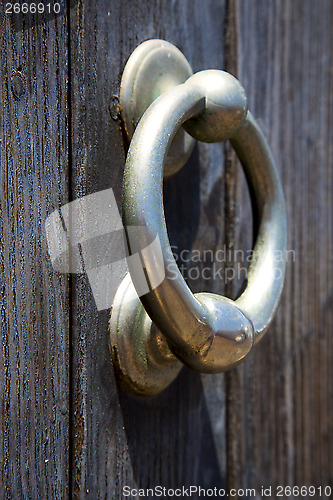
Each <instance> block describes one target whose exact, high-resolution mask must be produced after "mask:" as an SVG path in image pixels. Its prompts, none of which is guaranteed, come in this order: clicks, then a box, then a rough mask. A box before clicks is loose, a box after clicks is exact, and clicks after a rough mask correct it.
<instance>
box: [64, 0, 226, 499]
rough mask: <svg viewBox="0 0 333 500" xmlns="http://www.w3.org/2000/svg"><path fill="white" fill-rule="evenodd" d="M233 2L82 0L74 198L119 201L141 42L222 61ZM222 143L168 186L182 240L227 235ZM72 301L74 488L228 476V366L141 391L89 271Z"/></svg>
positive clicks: (75, 48) (109, 488)
mask: <svg viewBox="0 0 333 500" xmlns="http://www.w3.org/2000/svg"><path fill="white" fill-rule="evenodd" d="M224 9H225V7H224V3H223V2H218V1H213V0H209V1H208V2H206V7H205V9H202V5H201V3H200V2H199V1H193V0H191V1H183V2H154V3H151V2H147V1H146V0H145V1H139V2H124V1H114V2H111V3H110V2H107V1H101V2H98V6H97V4H93V3H92V2H79V3H78V6H77V8H76V9H73V10H72V11H71V19H70V24H71V55H70V59H71V62H70V65H71V72H72V75H73V80H72V109H73V114H72V116H73V118H72V122H73V127H72V148H73V160H72V162H73V177H72V185H73V194H72V196H73V198H74V199H75V198H77V197H79V196H83V195H85V194H90V193H92V192H96V191H98V190H101V189H105V188H109V187H112V189H113V190H114V192H115V194H116V198H117V200H118V201H119V202H120V194H121V181H122V172H123V168H124V162H125V150H124V145H123V141H122V133H121V125H120V121H119V120H116V121H115V120H114V119H112V117H111V115H110V109H109V107H110V103H111V99H112V96H113V95H114V94H116V95H117V94H118V93H119V83H120V78H121V74H122V71H123V68H124V65H125V62H126V60H127V58H128V57H129V55H130V54H131V52H132V51H133V50H134V48H135V47H136V46H137V45H138V44H139V43H140V42H142V41H144V40H145V39H149V38H163V39H166V40H169V41H171V42H172V43H174V44H175V45H176V46H178V47H179V48H180V49H181V50H182V51H183V53H184V54H185V55H186V57H187V58H188V59H189V61H190V62H191V64H192V66H193V69H194V70H195V71H197V70H199V69H205V68H208V67H217V68H218V67H220V68H221V67H223V47H224ZM198 26H200V29H198ZM222 152H223V147H222V146H221V145H218V146H212V147H208V146H204V145H203V146H202V147H200V148H199V149H197V150H196V151H195V153H194V155H193V158H192V160H191V162H190V163H189V164H188V165H187V167H186V168H185V169H184V171H182V172H181V173H180V174H179V175H177V176H176V177H175V178H174V179H172V180H170V181H168V183H166V185H165V203H166V218H167V222H168V227H169V234H170V238H171V242H172V244H173V245H174V246H176V247H177V248H178V249H179V251H180V250H181V249H182V248H186V249H190V248H191V247H192V246H193V245H199V242H200V244H201V245H202V246H203V245H204V244H206V246H207V247H208V248H209V247H210V246H211V245H213V246H216V245H218V244H219V240H221V236H220V235H219V233H218V234H217V235H216V227H215V226H216V224H217V223H219V222H220V221H221V219H222V213H223V203H219V204H217V205H216V206H215V205H214V200H215V199H216V192H217V188H218V186H220V185H221V179H222V173H223V156H222ZM213 193H215V194H214V198H213ZM221 199H222V200H223V196H222V198H221ZM200 200H201V204H200ZM175 206H177V210H175ZM195 241H197V243H196V242H195ZM212 286H213V285H212ZM214 286H215V288H216V287H218V286H219V285H218V284H217V283H216V282H215V284H214ZM73 304H74V309H73V317H72V322H73V347H72V352H73V384H72V394H73V401H72V406H73V415H74V419H73V450H74V461H73V465H74V468H73V484H72V487H73V490H72V491H73V495H74V497H76V498H86V497H87V498H94V499H95V498H121V493H122V487H123V486H124V485H131V486H135V485H138V486H141V487H148V486H149V487H153V486H155V485H162V486H166V487H169V488H172V487H176V486H177V485H182V484H184V485H189V484H201V485H206V486H208V485H210V486H212V485H223V484H224V468H223V467H221V466H220V464H223V463H224V462H225V440H224V432H223V428H224V405H223V401H224V388H223V376H220V377H216V378H215V379H214V378H209V377H208V378H206V379H205V380H204V381H203V382H202V381H201V378H200V376H199V375H198V374H196V373H191V372H190V371H189V370H185V369H184V370H183V372H182V374H181V375H180V377H179V379H178V380H177V381H176V382H175V383H174V384H173V385H172V387H170V388H169V389H168V390H167V391H165V393H163V394H161V395H160V396H157V397H155V398H151V399H147V400H136V399H135V398H133V397H131V396H129V395H127V394H125V393H123V392H122V390H121V389H120V388H118V387H117V385H116V380H115V378H114V375H113V370H112V365H111V360H110V355H109V348H108V327H107V322H108V316H109V312H108V311H107V312H100V313H97V311H96V306H95V304H94V301H93V297H92V294H91V291H90V288H89V284H88V282H87V279H86V277H77V278H75V281H74V283H73ZM214 387H215V391H214V390H213V388H214ZM211 421H213V426H212V425H211ZM215 443H216V444H215Z"/></svg>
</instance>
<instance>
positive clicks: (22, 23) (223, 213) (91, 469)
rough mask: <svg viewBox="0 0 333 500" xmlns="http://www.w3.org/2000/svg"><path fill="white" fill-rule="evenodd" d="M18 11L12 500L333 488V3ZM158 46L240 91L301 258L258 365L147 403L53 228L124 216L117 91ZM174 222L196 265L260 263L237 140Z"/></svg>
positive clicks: (195, 2) (212, 283) (186, 184)
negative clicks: (76, 215)
mask: <svg viewBox="0 0 333 500" xmlns="http://www.w3.org/2000/svg"><path fill="white" fill-rule="evenodd" d="M1 16H2V17H1V33H0V37H1V49H0V54H1V56H0V57H1V60H0V81H1V86H0V92H1V94H0V101H1V104H2V110H1V114H0V125H1V156H0V164H1V179H0V182H1V191H0V256H1V257H0V270H1V272H0V285H1V298H0V300H1V305H0V312H1V349H2V363H0V395H1V407H0V408H1V410H0V419H1V433H0V443H1V452H0V463H1V469H0V470H1V480H0V497H1V498H4V499H14V498H15V499H19V498H24V499H28V498H34V499H37V498H38V499H39V498H40V499H63V498H69V497H73V498H91V499H96V498H108V499H118V498H119V499H120V498H123V487H124V486H125V485H127V486H129V487H131V488H148V487H155V486H157V485H160V486H165V487H166V488H177V487H181V486H184V487H188V486H190V485H200V486H201V487H202V488H214V487H217V488H225V489H226V490H229V489H230V488H235V489H240V488H242V489H250V488H253V489H255V491H256V495H257V498H260V494H261V487H262V486H264V487H265V488H268V487H270V486H271V487H272V488H273V491H275V490H274V488H276V487H277V485H282V486H294V485H296V486H298V487H301V486H305V485H306V486H309V485H313V486H315V487H316V488H319V487H320V486H321V487H323V488H324V487H325V486H333V469H332V463H333V419H332V415H333V386H332V375H333V374H332V355H333V351H332V349H333V346H332V333H333V328H332V310H333V307H332V299H333V288H332V286H333V285H332V279H333V257H332V255H333V246H332V234H333V220H332V212H333V211H332V194H333V176H332V162H333V121H332V116H333V34H332V33H333V32H332V29H331V27H332V24H333V4H332V2H331V1H330V0H318V1H317V2H313V1H311V0H293V1H290V0H280V1H278V0H229V1H228V0H205V1H202V0H201V1H199V0H172V1H169V0H160V1H149V0H138V1H136V2H134V1H130V0H99V1H98V2H93V1H90V0H78V1H73V2H69V1H68V2H67V5H66V6H65V8H63V10H62V11H61V12H60V13H59V14H57V15H56V16H54V15H48V16H46V17H43V16H39V17H36V16H35V15H25V14H8V15H6V14H5V13H4V12H3V13H2V14H1ZM149 38H162V39H165V40H168V41H170V42H172V43H174V44H175V45H176V46H177V47H179V48H180V49H181V50H182V52H183V53H184V55H185V56H186V57H187V59H188V60H189V61H190V63H191V65H192V68H193V70H194V71H198V70H202V69H208V68H220V69H226V70H228V71H230V72H231V73H233V74H234V75H235V76H237V77H238V78H239V79H240V81H241V82H242V84H243V86H244V87H245V90H246V93H247V96H248V101H249V107H250V109H251V111H252V112H253V114H254V116H255V117H256V118H257V119H258V120H259V123H260V125H261V127H262V129H263V130H264V132H265V134H266V136H267V138H268V141H269V144H270V145H271V148H272V151H273V154H274V156H275V158H276V161H277V165H278V169H279V172H280V175H281V179H282V183H283V186H284V191H285V195H286V202H287V209H288V223H289V229H288V238H289V239H288V249H289V250H290V253H289V254H288V256H289V258H288V266H287V277H286V283H285V288H284V293H283V297H282V301H281V305H280V308H279V310H278V313H277V315H276V318H275V320H274V323H273V325H272V327H271V328H270V330H269V333H268V334H267V336H266V337H265V339H264V340H263V341H262V342H261V343H260V345H258V347H257V348H256V349H255V352H253V353H252V354H251V355H250V356H249V358H248V359H247V360H246V362H245V363H243V364H242V365H241V366H240V367H239V368H237V369H234V370H232V371H231V372H229V373H227V374H224V375H223V374H221V375H214V376H210V375H209V376H208V375H205V376H202V375H200V374H198V373H195V372H192V371H191V370H189V369H186V368H184V369H183V370H182V372H181V374H180V376H179V377H178V378H177V380H176V381H175V382H174V383H173V384H172V385H171V386H170V387H169V388H168V389H167V390H166V391H165V392H163V393H162V394H160V395H158V396H156V397H153V398H148V399H140V398H136V397H133V396H130V395H129V394H127V393H126V392H124V391H123V390H122V389H121V387H119V386H118V384H117V379H116V377H115V375H114V372H113V367H112V363H111V358H110V352H109V345H108V319H109V314H110V311H109V310H107V311H102V312H98V311H97V309H96V305H95V302H94V299H93V295H92V292H91V289H90V286H89V282H88V280H87V277H86V275H84V274H82V275H66V274H61V273H59V272H56V271H54V270H53V268H52V265H51V262H50V260H49V257H48V251H47V242H46V236H45V228H44V223H45V220H46V217H47V216H48V215H49V214H50V213H52V211H53V210H55V209H57V208H59V207H60V206H62V205H64V204H66V203H68V201H71V200H75V199H77V198H80V197H82V196H85V195H87V194H91V193H95V192H98V191H100V190H103V189H106V188H109V187H112V189H113V191H114V193H115V195H116V198H117V201H118V202H119V203H120V196H121V184H122V172H123V168H124V162H125V154H126V151H125V149H126V147H125V144H124V140H123V135H122V127H121V122H120V119H119V115H118V113H117V105H116V104H117V99H116V97H114V96H117V95H118V94H119V84H120V79H121V75H122V71H123V68H124V65H125V62H126V60H127V58H128V57H129V55H130V54H131V52H132V51H133V50H134V48H135V47H136V46H137V45H138V44H139V43H141V42H142V41H144V40H146V39H149ZM175 207H177V209H175ZM165 212H166V219H167V225H168V230H169V236H170V241H171V244H172V245H173V246H174V248H176V251H177V252H178V254H180V252H181V250H188V249H197V250H200V251H203V250H205V249H208V250H209V249H211V250H212V251H213V252H216V250H217V249H219V248H232V249H235V248H236V249H243V250H246V249H249V248H251V245H252V222H251V220H252V217H251V206H250V201H249V195H248V192H247V187H246V183H245V180H244V177H243V173H242V171H241V168H240V166H239V165H238V162H237V160H236V158H235V155H234V153H233V152H232V151H231V148H230V147H229V145H228V144H216V145H207V144H198V145H197V146H196V148H195V150H194V153H193V155H192V157H191V159H190V161H189V162H188V164H187V165H186V166H185V167H184V169H183V170H182V171H181V172H179V173H178V174H177V175H176V176H174V177H173V178H171V179H170V180H168V181H166V182H165ZM239 264H240V263H239V262H237V259H236V261H234V259H233V258H231V259H228V258H227V259H226V260H225V261H224V262H222V263H220V265H221V266H222V267H223V269H224V270H225V269H230V268H235V269H236V268H237V266H239ZM188 265H190V264H188ZM198 265H199V264H198ZM200 265H202V263H200ZM207 265H208V266H211V267H212V266H213V265H214V262H205V266H207ZM184 272H185V274H186V272H188V271H186V270H185V271H184ZM236 274H237V273H236ZM191 276H192V279H191ZM193 276H194V273H192V275H189V274H188V276H187V277H188V280H189V283H190V285H191V287H192V290H193V291H195V292H196V291H203V290H205V291H213V292H217V293H224V294H226V295H227V296H229V297H232V298H234V297H235V296H236V295H237V293H238V292H239V290H240V287H241V285H242V283H241V281H242V279H241V278H242V276H240V278H239V279H233V280H231V279H229V277H228V276H229V275H227V274H226V275H225V279H224V280H221V279H219V278H218V276H217V277H216V278H215V279H213V278H212V279H210V280H206V279H204V278H203V277H201V278H195V279H194V278H193ZM318 491H319V490H318ZM318 491H317V493H318ZM245 493H246V492H245ZM287 493H288V492H287ZM287 493H286V492H284V494H283V497H288V498H294V497H295V498H296V491H294V493H293V492H291V494H290V495H288V494H287ZM246 494H247V497H248V498H250V497H251V495H252V493H251V492H250V491H248V492H247V493H246ZM274 495H275V496H276V492H275V494H273V496H272V498H275V496H274ZM323 496H324V495H323ZM132 497H133V498H134V496H132ZM243 497H245V498H246V495H243ZM252 497H253V495H252ZM193 498H196V497H195V496H193ZM235 498H236V496H235ZM239 498H241V492H240V494H239Z"/></svg>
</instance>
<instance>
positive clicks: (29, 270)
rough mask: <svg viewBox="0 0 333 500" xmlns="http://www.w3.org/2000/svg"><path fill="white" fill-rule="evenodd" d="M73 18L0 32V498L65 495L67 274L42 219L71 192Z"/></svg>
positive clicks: (9, 24) (9, 22)
mask: <svg viewBox="0 0 333 500" xmlns="http://www.w3.org/2000/svg"><path fill="white" fill-rule="evenodd" d="M66 44H67V22H66V19H65V17H64V16H60V17H58V18H57V19H55V20H50V21H48V22H46V23H45V22H41V23H39V24H34V22H33V20H32V19H31V18H29V19H28V18H24V19H23V18H22V17H21V16H19V15H14V16H12V17H10V16H3V17H2V19H1V32H0V81H1V85H0V102H1V113H0V134H1V144H0V147H1V149H0V151H1V156H0V167H1V177H0V269H1V272H0V287H1V295H0V314H1V351H2V355H1V360H2V361H1V363H0V398H1V399H0V401H1V402H0V425H1V432H0V497H1V498H4V499H7V498H8V499H13V498H54V499H62V498H65V497H66V496H67V494H68V468H69V458H68V445H69V443H68V421H69V413H68V329H69V312H68V311H69V308H68V300H69V294H68V278H67V277H66V276H63V275H60V274H57V273H55V272H54V271H53V270H52V267H51V263H50V261H49V257H48V251H47V244H46V236H45V230H44V223H45V219H46V217H47V216H48V215H49V214H50V213H51V212H52V211H53V210H54V209H55V208H57V207H58V206H59V205H61V204H64V203H66V201H67V196H68V164H67V123H66V119H67V68H66V64H67V45H66Z"/></svg>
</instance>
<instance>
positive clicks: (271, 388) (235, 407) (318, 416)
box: [227, 0, 333, 488]
mask: <svg viewBox="0 0 333 500" xmlns="http://www.w3.org/2000/svg"><path fill="white" fill-rule="evenodd" d="M231 8H232V9H233V12H234V18H235V19H236V23H234V24H233V27H232V29H233V39H234V40H236V41H237V43H238V58H237V60H238V65H237V69H236V71H237V73H238V77H239V78H240V80H241V82H242V83H243V85H244V87H245V89H246V92H247V95H248V100H249V105H250V109H251V110H252V112H253V113H254V115H255V116H256V117H257V118H258V119H259V121H260V123H261V125H262V127H263V129H264V131H265V133H266V136H267V138H268V141H269V143H270V145H271V147H272V151H273V154H274V156H275V158H276V160H277V165H278V168H279V170H280V173H281V176H282V182H283V185H284V190H285V195H286V202H287V208H288V217H289V241H288V247H289V249H291V250H293V251H294V252H295V259H293V255H290V256H289V262H288V268H287V278H286V284H285V289H284V293H283V297H282V303H281V306H280V309H279V311H278V314H277V317H276V319H275V321H274V324H273V326H272V327H271V328H270V331H269V333H268V335H267V338H266V339H265V340H264V341H263V342H262V343H261V344H260V345H259V346H258V347H257V348H256V351H255V352H254V353H253V354H252V356H251V357H250V358H249V359H248V360H247V362H246V363H245V364H244V365H243V366H242V367H240V368H238V369H237V370H236V371H234V372H232V373H231V374H230V375H229V376H228V382H227V386H228V444H229V452H228V464H229V466H228V482H229V486H230V487H255V488H258V487H259V486H260V485H266V486H270V485H271V486H276V485H277V484H282V485H291V486H292V485H298V486H302V485H309V484H312V485H315V486H320V485H321V486H325V485H328V484H329V485H332V484H333V475H332V474H333V472H332V470H333V469H332V460H333V456H332V454H333V422H332V404H333V386H332V333H333V324H332V309H333V308H332V297H333V293H332V283H331V281H332V277H333V268H332V255H333V247H332V231H333V221H332V192H333V183H332V182H333V181H332V154H333V125H332V116H333V33H332V22H333V5H332V2H330V1H329V0H320V1H318V2H316V3H313V2H311V1H309V0H305V1H304V0H299V1H297V0H296V1H293V2H289V1H287V0H286V1H283V2H275V1H273V0H271V1H267V0H259V1H257V0H255V1H254V0H249V1H248V0H235V1H233V2H231ZM234 167H235V168H236V166H235V165H234ZM235 182H237V180H236V181H235ZM238 184H239V187H238V194H237V193H236V194H235V195H234V196H233V197H232V203H234V204H235V206H236V210H235V213H234V221H235V224H236V226H237V225H238V227H240V223H239V222H237V221H238V220H245V218H247V217H248V214H242V212H241V209H240V208H239V207H240V206H241V198H242V193H244V185H243V184H242V185H241V184H240V183H238ZM242 227H244V226H242ZM243 237H244V236H243ZM234 241H235V245H236V246H239V247H240V248H242V246H243V245H244V243H243V242H242V241H241V239H240V234H237V230H236V231H235V233H234Z"/></svg>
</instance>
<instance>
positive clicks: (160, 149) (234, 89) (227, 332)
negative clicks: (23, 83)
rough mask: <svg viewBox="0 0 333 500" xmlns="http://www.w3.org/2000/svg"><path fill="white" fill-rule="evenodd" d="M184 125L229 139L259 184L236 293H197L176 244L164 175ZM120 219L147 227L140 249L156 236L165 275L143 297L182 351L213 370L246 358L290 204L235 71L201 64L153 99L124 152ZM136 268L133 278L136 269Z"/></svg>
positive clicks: (261, 329) (281, 248)
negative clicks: (254, 228) (241, 285)
mask: <svg viewBox="0 0 333 500" xmlns="http://www.w3.org/2000/svg"><path fill="white" fill-rule="evenodd" d="M182 124H184V128H185V129H186V130H187V131H188V132H189V133H190V134H191V135H193V136H194V137H195V138H197V139H200V140H205V141H207V142H216V141H221V140H225V139H230V141H231V144H232V146H233V147H234V149H235V151H236V153H237V155H238V157H239V159H240V161H241V163H242V166H243V168H244V171H245V173H246V177H247V179H248V183H249V185H250V187H251V190H252V191H253V193H254V198H255V203H256V207H257V212H258V217H259V230H258V235H257V239H256V243H255V247H254V250H253V254H254V256H255V257H254V259H253V260H252V262H251V264H250V267H249V270H248V276H247V284H246V287H245V290H244V292H243V293H242V294H241V296H240V297H239V298H238V299H237V300H236V301H232V300H230V299H227V298H226V297H223V296H220V295H216V294H211V293H199V294H196V295H193V294H192V292H191V290H190V289H189V287H188V286H187V284H186V283H185V281H184V279H183V277H182V275H181V273H180V271H179V269H178V267H177V265H176V263H175V260H174V257H173V254H172V251H171V248H170V243H169V240H168V236H167V230H166V225H165V220H164V212H163V201H162V174H163V164H164V160H165V157H166V154H167V150H168V147H169V145H170V143H171V140H172V138H173V137H174V135H175V133H176V132H177V130H178V129H179V127H180V126H181V125H182ZM123 223H124V226H125V228H126V227H129V226H140V227H141V228H142V231H141V233H140V234H141V236H140V242H139V246H140V247H141V248H142V249H144V248H145V247H146V246H147V245H148V243H149V242H150V241H152V240H153V239H154V237H155V235H157V236H158V239H159V242H160V244H161V248H162V255H163V265H164V268H165V278H164V280H163V281H162V283H161V284H159V285H158V286H157V287H156V288H154V289H153V290H151V291H150V292H149V293H147V294H146V295H144V296H142V297H141V302H142V304H143V306H144V308H145V309H146V312H147V313H148V315H149V316H150V318H151V320H152V321H153V323H154V324H155V325H156V326H157V328H158V329H159V330H160V332H161V333H162V334H163V335H164V336H165V338H166V339H167V342H168V345H169V347H170V349H171V351H172V352H173V353H174V354H175V355H176V357H177V358H179V359H180V360H181V361H182V362H183V363H184V364H186V365H188V366H190V367H191V368H193V369H195V370H198V371H201V372H209V373H214V372H220V371H224V370H226V369H229V368H231V367H233V366H235V365H236V364H238V363H239V362H240V361H241V360H242V359H244V357H245V356H246V355H247V354H248V353H249V351H250V350H251V348H252V346H253V344H254V343H256V342H258V341H259V340H260V339H261V338H262V336H263V335H264V333H265V332H266V330H267V328H268V326H269V324H270V323H271V321H272V318H273V315H274V313H275V310H276V308H277V305H278V301H279V297H280V294H281V290H282V286H283V281H284V274H285V252H286V209H285V201H284V196H283V191H282V187H281V183H280V180H279V176H278V173H277V169H276V166H275V163H274V159H273V156H272V153H271V151H270V148H269V146H268V144H267V142H266V140H265V138H264V136H263V134H262V132H261V130H260V128H259V126H258V125H257V123H256V122H255V120H254V119H253V117H252V115H251V114H250V113H249V112H248V111H247V105H246V98H245V94H244V90H243V89H242V87H241V86H240V84H239V82H238V81H237V80H236V79H235V78H233V77H232V76H231V75H229V74H228V73H225V72H223V71H217V70H209V71H203V72H200V73H196V74H195V75H194V76H192V77H190V78H189V79H188V80H187V81H186V82H185V83H184V84H181V85H179V86H177V87H176V88H174V89H172V90H170V91H168V92H166V93H165V94H163V95H161V96H160V97H159V98H158V99H156V101H154V102H153V103H152V104H151V105H150V107H149V108H148V110H147V111H146V112H145V114H144V115H143V117H142V119H141V120H140V122H139V124H138V126H137V128H136V131H135V133H134V136H133V139H132V141H131V144H130V148H129V152H128V156H127V160H126V166H125V172H124V183H123ZM141 257H142V260H143V263H142V264H143V267H145V268H146V269H147V272H148V274H150V273H153V272H154V266H156V261H155V258H154V256H153V255H152V254H151V253H149V252H148V253H147V252H146V253H144V252H142V256H141ZM130 271H131V276H132V279H133V283H135V282H136V280H137V279H139V275H138V274H137V273H138V272H139V270H138V271H137V270H136V268H135V267H132V268H131V269H130ZM141 272H142V271H141Z"/></svg>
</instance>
